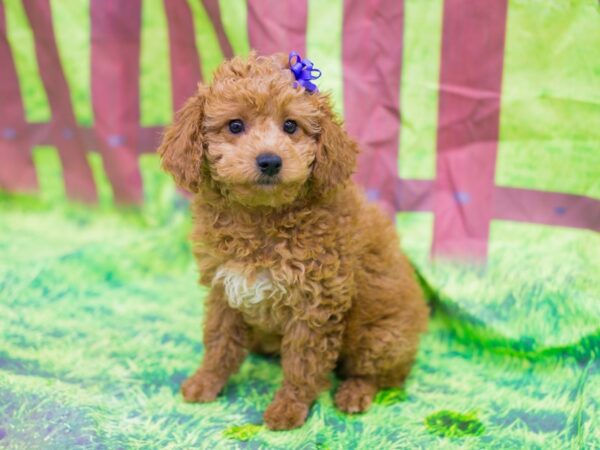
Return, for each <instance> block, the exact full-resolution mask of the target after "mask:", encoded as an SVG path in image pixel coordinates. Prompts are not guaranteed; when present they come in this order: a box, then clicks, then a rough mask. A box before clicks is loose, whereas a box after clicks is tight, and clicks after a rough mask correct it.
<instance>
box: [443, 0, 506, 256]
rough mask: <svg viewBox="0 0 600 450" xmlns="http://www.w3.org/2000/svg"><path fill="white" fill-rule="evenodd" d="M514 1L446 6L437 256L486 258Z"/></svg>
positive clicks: (464, 0) (451, 0)
mask: <svg viewBox="0 0 600 450" xmlns="http://www.w3.org/2000/svg"><path fill="white" fill-rule="evenodd" d="M506 13H507V0H497V1H494V2H479V1H476V0H446V1H445V3H444V20H443V30H442V56H441V69H440V96H439V120H438V141H437V178H436V180H435V182H434V193H433V211H434V214H435V222H434V231H433V247H432V255H433V256H434V257H437V256H442V257H456V258H460V259H471V260H485V258H486V256H487V247H488V237H489V227H490V220H491V218H492V214H493V204H494V202H493V197H494V189H495V186H494V174H495V165H496V153H497V147H498V128H499V117H500V92H501V84H502V66H503V57H504V40H505V39H504V38H505V31H506V30H505V29H506Z"/></svg>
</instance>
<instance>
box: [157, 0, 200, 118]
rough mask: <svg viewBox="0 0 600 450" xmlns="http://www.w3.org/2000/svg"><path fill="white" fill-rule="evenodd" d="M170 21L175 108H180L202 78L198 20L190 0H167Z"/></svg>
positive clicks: (172, 88)
mask: <svg viewBox="0 0 600 450" xmlns="http://www.w3.org/2000/svg"><path fill="white" fill-rule="evenodd" d="M164 5H165V11H166V13H167V21H168V23H169V54H170V58H171V90H172V95H173V108H174V109H175V110H178V109H179V108H180V107H181V106H183V103H184V102H185V100H186V99H187V98H188V97H190V96H191V95H192V94H193V93H194V92H195V91H196V85H197V84H198V82H199V81H200V80H201V75H200V74H201V71H200V59H199V58H198V52H197V50H196V39H195V35H194V21H193V19H192V12H191V10H190V7H189V5H188V2H187V1H186V0H165V1H164Z"/></svg>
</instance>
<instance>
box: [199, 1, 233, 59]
mask: <svg viewBox="0 0 600 450" xmlns="http://www.w3.org/2000/svg"><path fill="white" fill-rule="evenodd" d="M202 4H203V5H204V9H205V10H206V12H207V13H208V17H209V18H210V21H211V22H212V24H213V27H214V29H215V32H216V33H217V39H218V40H219V46H220V47H221V51H222V52H223V55H224V56H225V58H231V57H232V56H233V48H231V43H230V42H229V38H228V37H227V34H226V33H225V28H223V21H222V20H221V8H220V7H219V0H202Z"/></svg>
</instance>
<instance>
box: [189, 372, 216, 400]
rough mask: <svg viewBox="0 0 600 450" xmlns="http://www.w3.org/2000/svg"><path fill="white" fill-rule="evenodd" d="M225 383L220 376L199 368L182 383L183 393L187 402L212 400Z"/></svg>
mask: <svg viewBox="0 0 600 450" xmlns="http://www.w3.org/2000/svg"><path fill="white" fill-rule="evenodd" d="M224 384H225V382H223V381H221V380H220V379H219V378H218V377H216V376H214V375H212V374H210V373H206V372H202V371H201V370H199V371H198V372H196V373H195V374H194V375H192V376H191V377H189V378H188V379H187V380H185V381H184V382H183V383H182V384H181V394H182V395H183V399H184V400H185V401H186V402H200V403H205V402H212V401H214V400H215V399H216V398H217V395H218V394H219V392H221V389H222V388H223V386H224Z"/></svg>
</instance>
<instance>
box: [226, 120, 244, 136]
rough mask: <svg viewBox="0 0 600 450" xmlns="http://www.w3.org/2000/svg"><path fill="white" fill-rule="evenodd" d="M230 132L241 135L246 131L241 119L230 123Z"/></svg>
mask: <svg viewBox="0 0 600 450" xmlns="http://www.w3.org/2000/svg"><path fill="white" fill-rule="evenodd" d="M229 131H231V132H232V133H233V134H240V133H241V132H242V131H244V122H242V121H241V120H240V119H234V120H231V121H230V122H229Z"/></svg>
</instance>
